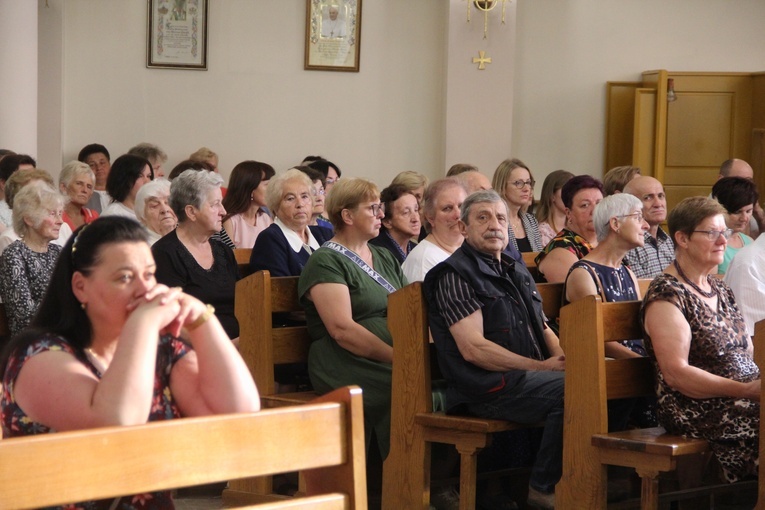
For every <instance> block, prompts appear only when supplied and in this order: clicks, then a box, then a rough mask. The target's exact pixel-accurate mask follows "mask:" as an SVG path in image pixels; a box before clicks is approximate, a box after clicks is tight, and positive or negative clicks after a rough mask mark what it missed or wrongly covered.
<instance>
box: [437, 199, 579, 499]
mask: <svg viewBox="0 0 765 510" xmlns="http://www.w3.org/2000/svg"><path fill="white" fill-rule="evenodd" d="M460 229H461V231H462V235H463V236H464V237H465V243H463V245H462V246H461V247H460V248H459V249H457V250H456V251H455V252H454V253H453V254H452V255H451V256H450V257H449V258H448V259H446V260H445V261H444V262H442V263H440V264H438V265H437V266H436V267H434V268H433V269H432V270H431V271H430V272H429V273H428V274H427V276H426V277H425V283H424V288H425V295H426V298H427V300H428V304H429V318H430V328H431V333H432V335H433V341H434V342H435V345H436V351H437V353H438V362H439V365H440V367H441V370H442V372H443V374H444V377H445V378H446V381H447V383H448V388H447V392H446V404H447V410H448V411H449V412H455V411H461V412H465V413H466V414H470V415H474V416H480V417H484V418H493V419H502V420H512V421H514V422H518V423H529V424H533V423H539V422H544V423H545V425H544V432H543V435H542V441H541V445H540V447H539V451H538V452H537V457H536V461H535V463H534V466H533V468H532V471H531V477H530V480H529V504H532V505H534V506H537V507H539V508H553V507H554V504H555V494H554V490H555V484H556V483H557V482H558V480H559V479H560V476H561V463H562V445H563V378H564V374H563V370H564V368H565V357H564V355H563V350H562V349H561V347H560V344H559V342H558V337H557V336H556V335H555V333H553V331H552V330H551V329H549V328H548V327H547V326H546V324H545V317H544V313H543V312H542V301H541V299H540V297H539V293H538V292H537V289H536V285H535V284H534V280H533V278H532V277H531V275H530V274H529V272H528V270H527V269H526V268H525V267H524V266H523V264H519V263H516V262H515V261H514V260H513V259H512V258H511V257H509V256H507V255H506V254H505V253H503V249H504V248H505V245H506V244H507V206H506V205H505V202H504V201H503V200H502V199H501V198H500V197H499V195H497V193H496V192H495V191H493V190H487V191H479V192H476V193H473V194H472V195H470V196H469V197H468V198H467V199H466V200H465V202H464V203H463V204H462V209H461V214H460Z"/></svg>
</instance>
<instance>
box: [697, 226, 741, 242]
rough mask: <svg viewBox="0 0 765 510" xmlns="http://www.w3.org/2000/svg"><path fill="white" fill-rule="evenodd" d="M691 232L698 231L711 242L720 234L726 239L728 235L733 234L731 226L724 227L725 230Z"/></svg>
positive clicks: (728, 237)
mask: <svg viewBox="0 0 765 510" xmlns="http://www.w3.org/2000/svg"><path fill="white" fill-rule="evenodd" d="M693 232H698V233H699V234H706V235H707V239H709V240H710V241H712V242H715V241H717V240H718V239H719V238H720V236H723V237H724V238H725V239H726V240H727V239H730V236H732V235H733V229H732V228H726V229H725V230H694V231H693Z"/></svg>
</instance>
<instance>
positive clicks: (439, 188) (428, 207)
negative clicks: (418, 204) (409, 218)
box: [422, 177, 467, 232]
mask: <svg viewBox="0 0 765 510" xmlns="http://www.w3.org/2000/svg"><path fill="white" fill-rule="evenodd" d="M451 188H462V190H463V191H464V192H465V194H466V195H467V189H466V188H465V185H464V184H463V183H462V181H460V180H459V179H456V178H454V177H446V178H444V179H438V180H435V181H433V182H431V183H430V184H429V185H428V187H427V188H425V193H424V194H423V195H422V214H423V217H424V218H425V230H426V231H427V232H430V228H431V227H430V222H429V221H428V218H429V217H432V216H435V213H436V199H437V198H438V196H439V195H440V194H441V193H443V192H444V191H446V190H447V189H451Z"/></svg>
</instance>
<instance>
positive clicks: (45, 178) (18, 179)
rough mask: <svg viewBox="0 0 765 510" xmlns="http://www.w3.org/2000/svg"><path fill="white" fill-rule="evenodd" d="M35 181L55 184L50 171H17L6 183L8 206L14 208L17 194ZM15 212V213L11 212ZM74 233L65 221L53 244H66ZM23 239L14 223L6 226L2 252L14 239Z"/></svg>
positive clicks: (1, 245)
mask: <svg viewBox="0 0 765 510" xmlns="http://www.w3.org/2000/svg"><path fill="white" fill-rule="evenodd" d="M34 182H44V183H45V184H47V185H48V186H50V187H51V188H53V187H54V186H55V184H54V183H53V178H52V177H51V176H50V174H49V173H48V172H46V171H45V170H40V169H37V168H35V169H33V170H26V171H24V172H16V173H14V174H13V175H11V177H10V178H9V179H8V182H7V183H6V185H5V200H6V201H7V202H8V206H9V207H10V208H11V209H13V205H14V199H15V198H16V195H17V194H18V193H19V192H20V191H21V190H22V189H23V188H24V187H26V186H27V185H29V184H31V183H34ZM11 214H13V213H11ZM71 235H72V229H71V228H69V225H67V224H66V223H63V224H62V225H61V228H60V229H59V234H58V238H57V239H55V240H54V241H53V244H57V245H59V246H64V244H66V241H67V240H68V239H69V236H71ZM19 239H21V237H20V236H19V234H18V233H17V232H16V229H15V228H14V226H13V224H11V225H10V226H9V227H8V228H6V229H5V230H4V231H3V233H2V234H0V253H2V252H3V251H5V249H6V248H8V246H10V245H11V244H12V243H13V242H14V241H18V240H19Z"/></svg>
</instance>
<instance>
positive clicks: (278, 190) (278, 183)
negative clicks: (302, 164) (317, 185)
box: [266, 168, 314, 216]
mask: <svg viewBox="0 0 765 510" xmlns="http://www.w3.org/2000/svg"><path fill="white" fill-rule="evenodd" d="M289 181H300V182H301V183H302V184H305V185H306V187H307V188H308V194H309V195H311V207H313V201H314V198H313V182H312V181H311V178H310V177H308V175H306V174H305V173H304V172H302V171H300V170H298V169H297V168H291V169H289V170H287V171H286V172H284V173H282V174H277V175H275V176H274V177H272V178H271V180H269V181H268V187H267V188H266V207H268V210H269V211H271V215H272V216H276V211H277V209H279V204H281V203H282V194H283V192H284V185H285V184H286V183H287V182H289Z"/></svg>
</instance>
